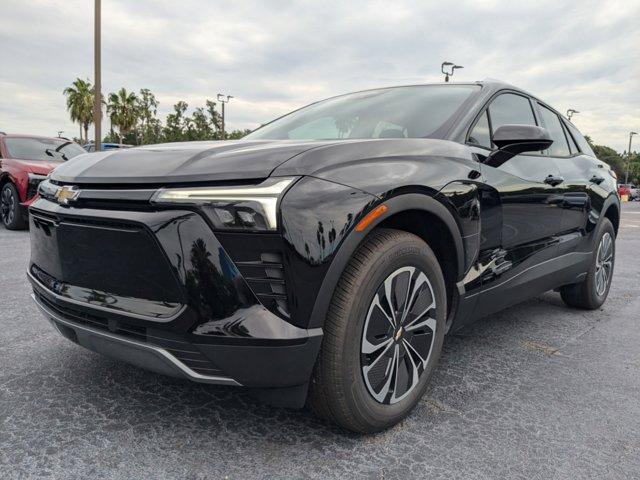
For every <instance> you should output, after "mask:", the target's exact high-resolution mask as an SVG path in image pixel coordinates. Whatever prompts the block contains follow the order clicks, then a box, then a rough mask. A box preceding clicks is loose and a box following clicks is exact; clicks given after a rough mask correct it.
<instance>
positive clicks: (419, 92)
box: [244, 85, 480, 140]
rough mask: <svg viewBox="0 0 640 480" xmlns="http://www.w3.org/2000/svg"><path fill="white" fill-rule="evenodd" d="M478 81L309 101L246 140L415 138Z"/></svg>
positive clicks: (434, 126)
mask: <svg viewBox="0 0 640 480" xmlns="http://www.w3.org/2000/svg"><path fill="white" fill-rule="evenodd" d="M479 88H480V87H478V86H477V85H420V86H413V87H397V88H385V89H380V90H370V91H367V92H359V93H352V94H348V95H342V96H340V97H336V98H330V99H328V100H324V101H322V102H318V103H314V104H312V105H309V106H307V107H304V108H302V109H300V110H297V111H295V112H293V113H290V114H289V115H286V116H284V117H282V118H280V119H278V120H275V121H273V122H271V123H269V124H267V125H265V126H263V127H261V128H259V129H258V130H256V131H255V132H253V133H251V134H249V135H247V136H246V137H244V138H246V139H248V140H256V139H263V138H264V139H290V138H295V139H306V140H322V139H331V140H334V139H346V138H403V137H410V138H419V137H429V136H434V134H435V133H436V132H437V130H438V129H439V128H440V127H442V126H443V125H444V124H445V123H446V122H447V120H449V119H450V118H451V117H452V116H453V114H454V113H455V112H456V111H457V110H458V109H459V108H460V107H461V106H462V104H463V103H464V101H465V100H467V99H468V98H469V97H470V96H471V95H472V94H473V93H474V92H475V91H477V90H478V89H479Z"/></svg>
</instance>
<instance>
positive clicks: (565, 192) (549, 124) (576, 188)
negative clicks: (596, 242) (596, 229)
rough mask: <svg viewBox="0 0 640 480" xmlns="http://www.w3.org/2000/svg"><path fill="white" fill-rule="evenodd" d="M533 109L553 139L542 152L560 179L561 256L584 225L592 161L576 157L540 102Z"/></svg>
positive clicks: (567, 137)
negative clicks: (553, 163)
mask: <svg viewBox="0 0 640 480" xmlns="http://www.w3.org/2000/svg"><path fill="white" fill-rule="evenodd" d="M537 107H538V112H539V113H540V119H541V121H542V126H543V127H545V128H546V129H547V130H548V131H549V134H550V135H551V138H552V139H553V144H552V145H551V147H549V150H547V152H546V153H547V154H548V155H549V157H550V158H552V159H553V160H554V161H555V162H556V165H557V166H558V169H559V171H560V175H561V177H562V178H563V179H564V181H563V182H562V185H561V190H562V198H563V200H562V202H561V203H559V206H560V207H562V228H561V233H562V240H563V241H562V242H561V248H560V250H561V251H560V252H559V253H560V254H563V253H565V252H566V251H570V250H571V249H572V248H573V247H574V246H575V241H576V240H577V239H578V237H577V235H579V232H580V230H581V229H584V228H585V226H586V223H587V215H588V210H589V204H590V200H589V190H590V186H589V181H588V178H587V175H588V172H589V169H590V167H591V163H592V162H591V160H590V159H589V158H588V157H586V156H583V155H581V154H580V151H579V150H578V147H577V145H576V143H575V141H573V138H572V137H571V136H570V135H569V133H568V132H567V128H566V126H565V125H564V122H563V121H562V119H561V118H560V116H559V115H558V114H557V113H556V112H554V111H553V110H551V109H550V108H548V107H546V106H545V105H543V104H541V103H538V104H537Z"/></svg>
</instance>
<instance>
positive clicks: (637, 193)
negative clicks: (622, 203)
mask: <svg viewBox="0 0 640 480" xmlns="http://www.w3.org/2000/svg"><path fill="white" fill-rule="evenodd" d="M618 195H619V196H620V197H622V196H623V195H626V196H627V197H628V198H629V200H640V190H639V189H638V188H637V187H636V186H635V185H633V184H632V183H621V184H620V185H618Z"/></svg>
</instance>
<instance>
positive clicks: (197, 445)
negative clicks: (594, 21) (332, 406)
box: [0, 203, 640, 479]
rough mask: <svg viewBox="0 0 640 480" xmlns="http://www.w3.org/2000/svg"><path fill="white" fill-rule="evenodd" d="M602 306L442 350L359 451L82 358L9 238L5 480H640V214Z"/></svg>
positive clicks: (1, 265) (356, 445)
mask: <svg viewBox="0 0 640 480" xmlns="http://www.w3.org/2000/svg"><path fill="white" fill-rule="evenodd" d="M623 210H624V211H623V219H622V227H621V230H620V234H619V237H618V241H617V259H616V266H615V274H614V279H613V286H612V288H611V292H610V294H609V299H608V301H607V302H606V303H605V305H604V306H603V307H602V308H601V309H600V310H597V311H590V312H585V311H579V310H572V309H568V308H566V307H564V306H563V304H562V302H561V300H560V297H559V295H558V294H556V293H547V294H544V295H542V296H540V297H538V298H536V299H533V300H531V301H528V302H526V303H524V304H521V305H518V306H516V307H513V308H510V309H508V310H505V311H503V312H501V313H499V314H497V315H493V316H491V317H490V318H487V319H485V320H483V321H480V322H479V323H477V324H475V325H474V326H471V327H469V328H467V329H465V330H463V331H461V332H459V333H458V334H456V335H455V336H453V337H450V338H448V340H446V343H445V350H444V353H443V357H442V359H441V361H440V365H439V367H438V370H437V372H436V374H435V376H434V378H433V381H432V384H431V387H430V389H429V390H428V392H427V394H426V395H425V397H424V398H423V400H422V401H421V403H420V404H419V405H418V407H417V408H416V409H415V410H414V412H413V413H412V414H411V415H410V417H409V418H408V419H407V420H405V421H404V422H403V423H401V424H400V425H398V426H397V427H395V428H393V429H391V430H390V431H388V432H385V433H382V434H378V435H372V436H358V435H354V434H350V433H345V432H343V431H340V430H339V429H337V428H335V427H332V426H331V425H326V424H324V423H322V422H321V421H319V420H317V419H316V418H314V417H313V415H312V414H310V413H309V412H306V411H290V410H285V409H276V408H271V407H268V406H265V405H263V404H261V403H259V402H258V401H256V400H254V399H253V398H252V397H251V396H249V395H248V394H246V393H244V392H243V391H241V390H238V389H234V388H231V387H214V386H203V385H196V384H190V383H188V382H186V381H181V380H175V379H171V378H166V377H161V376H158V375H155V374H152V373H148V372H145V371H142V370H140V369H137V368H135V367H131V366H128V365H126V364H123V363H118V362H115V361H112V360H110V359H107V358H104V357H101V356H99V355H97V354H94V353H91V352H89V351H86V350H84V349H82V348H80V347H78V346H76V345H74V344H72V343H71V342H69V341H67V340H65V339H64V338H62V337H61V336H59V335H58V334H57V333H55V332H54V330H53V329H52V328H51V327H50V326H49V325H48V324H47V323H46V322H45V320H44V319H43V318H42V317H41V316H40V314H39V313H38V311H37V310H36V308H35V306H34V305H33V304H32V302H31V299H30V297H29V293H30V289H29V286H28V283H27V280H26V278H25V268H26V265H27V261H28V257H29V236H28V233H27V232H9V231H6V230H4V229H0V478H3V479H13V478H16V479H17V478H20V479H24V478H64V479H75V478H77V479H85V478H92V479H96V478H114V479H116V478H118V479H119V478H186V479H204V478H243V479H244V478H301V477H308V478H318V477H319V478H353V477H361V478H400V477H402V478H407V477H422V478H424V477H431V478H448V479H456V478H465V479H468V478H481V479H482V478H523V479H524V478H526V479H531V478H544V479H564V478H566V479H575V478H608V479H609V478H611V479H613V478H620V479H630V478H640V400H639V397H640V329H639V328H638V326H639V320H640V297H639V295H638V294H639V293H640V281H639V280H640V203H635V204H625V205H624V209H623Z"/></svg>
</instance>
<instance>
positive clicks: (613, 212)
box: [602, 200, 620, 236]
mask: <svg viewBox="0 0 640 480" xmlns="http://www.w3.org/2000/svg"><path fill="white" fill-rule="evenodd" d="M602 216H603V217H604V218H608V219H609V220H610V221H611V223H612V224H613V230H614V232H615V233H616V236H618V228H619V227H620V206H619V205H618V203H617V202H616V201H615V200H613V201H611V202H610V203H609V205H608V206H607V205H606V204H605V208H604V213H603V214H602Z"/></svg>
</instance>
